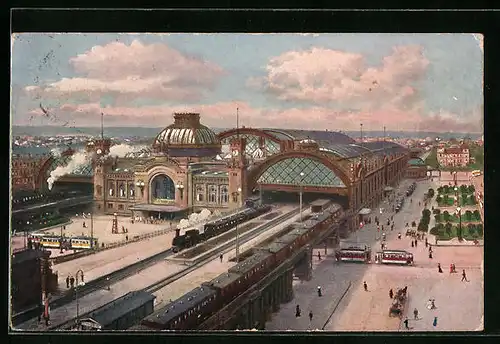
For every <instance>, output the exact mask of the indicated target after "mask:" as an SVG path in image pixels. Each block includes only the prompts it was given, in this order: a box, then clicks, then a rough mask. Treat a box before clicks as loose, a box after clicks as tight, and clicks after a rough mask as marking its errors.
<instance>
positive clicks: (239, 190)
mask: <svg viewBox="0 0 500 344" xmlns="http://www.w3.org/2000/svg"><path fill="white" fill-rule="evenodd" d="M240 194H241V188H238V191H237V197H240ZM239 261H240V233H239V231H238V222H236V263H238V262H239Z"/></svg>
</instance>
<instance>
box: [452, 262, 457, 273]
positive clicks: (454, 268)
mask: <svg viewBox="0 0 500 344" xmlns="http://www.w3.org/2000/svg"><path fill="white" fill-rule="evenodd" d="M451 265H452V267H453V273H456V272H457V269H456V267H455V263H452V264H451Z"/></svg>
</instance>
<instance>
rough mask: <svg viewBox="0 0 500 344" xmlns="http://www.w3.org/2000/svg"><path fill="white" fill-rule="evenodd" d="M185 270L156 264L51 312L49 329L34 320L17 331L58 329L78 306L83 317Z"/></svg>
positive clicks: (22, 325)
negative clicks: (129, 293) (128, 294)
mask: <svg viewBox="0 0 500 344" xmlns="http://www.w3.org/2000/svg"><path fill="white" fill-rule="evenodd" d="M183 268H185V267H184V266H181V265H177V264H173V263H171V262H168V261H166V260H164V261H162V262H161V263H158V264H155V265H153V266H151V267H149V268H146V269H144V270H142V271H140V272H139V273H137V274H135V275H132V276H130V277H128V278H126V279H124V280H122V281H120V282H119V283H115V284H113V285H111V286H110V288H109V290H107V289H102V290H98V291H96V292H93V293H91V294H88V295H85V296H83V297H81V298H79V299H78V301H77V300H74V301H72V302H71V303H69V304H67V305H64V306H62V307H58V308H55V309H53V310H51V311H50V322H51V324H50V326H48V327H47V326H45V322H44V321H42V322H41V323H38V321H37V319H32V320H29V321H27V322H25V323H22V324H19V326H17V327H16V329H18V330H27V331H44V330H50V329H52V328H53V327H57V326H59V325H61V324H64V323H66V322H67V321H68V320H71V319H73V318H75V317H76V308H77V304H78V307H79V315H80V316H81V315H83V314H85V313H87V312H89V311H92V310H94V309H96V308H98V307H101V306H103V305H105V304H106V303H108V302H111V301H113V300H115V299H117V298H119V297H121V296H123V295H125V294H126V293H128V292H131V291H134V290H138V289H143V288H145V287H147V286H149V285H151V284H153V283H155V282H157V281H159V280H161V279H163V278H165V277H167V276H170V275H173V274H175V273H176V272H178V271H180V270H182V269H183ZM65 287H66V286H65Z"/></svg>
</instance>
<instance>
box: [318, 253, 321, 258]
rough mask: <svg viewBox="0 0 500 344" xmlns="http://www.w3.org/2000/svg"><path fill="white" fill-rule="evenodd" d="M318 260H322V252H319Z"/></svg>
mask: <svg viewBox="0 0 500 344" xmlns="http://www.w3.org/2000/svg"><path fill="white" fill-rule="evenodd" d="M318 260H321V252H319V251H318Z"/></svg>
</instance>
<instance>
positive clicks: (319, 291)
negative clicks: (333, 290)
mask: <svg viewBox="0 0 500 344" xmlns="http://www.w3.org/2000/svg"><path fill="white" fill-rule="evenodd" d="M318 296H319V297H321V296H323V293H322V292H321V287H320V286H319V285H318Z"/></svg>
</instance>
